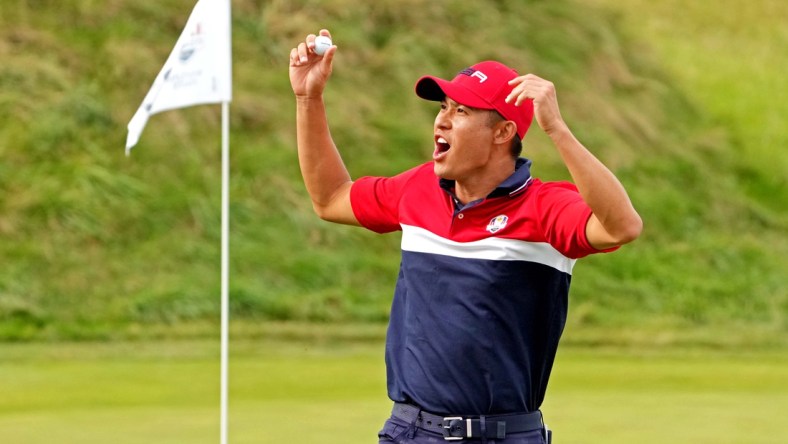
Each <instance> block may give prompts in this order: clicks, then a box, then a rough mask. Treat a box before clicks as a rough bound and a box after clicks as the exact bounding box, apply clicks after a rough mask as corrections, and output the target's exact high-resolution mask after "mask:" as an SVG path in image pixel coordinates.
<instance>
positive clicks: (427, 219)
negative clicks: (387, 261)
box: [350, 159, 598, 415]
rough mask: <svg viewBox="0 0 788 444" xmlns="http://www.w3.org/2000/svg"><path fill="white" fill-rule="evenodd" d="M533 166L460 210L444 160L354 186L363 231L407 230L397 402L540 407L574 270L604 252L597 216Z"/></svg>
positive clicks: (392, 324) (392, 337)
mask: <svg viewBox="0 0 788 444" xmlns="http://www.w3.org/2000/svg"><path fill="white" fill-rule="evenodd" d="M530 165H531V163H530V161H528V160H526V159H519V160H518V162H517V169H516V171H515V172H514V173H513V174H512V176H510V177H509V178H508V179H506V180H505V181H504V182H503V183H501V185H500V186H498V188H496V189H495V190H494V191H493V192H492V193H491V194H490V195H489V196H488V197H487V198H485V199H482V200H480V201H476V202H471V203H469V204H467V205H465V206H462V207H461V206H460V205H459V204H458V202H457V201H456V199H455V198H454V196H453V194H452V189H453V185H454V184H453V182H452V181H448V180H443V179H439V178H437V177H436V176H435V174H434V172H433V164H432V162H429V163H426V164H423V165H421V166H418V167H416V168H413V169H411V170H408V171H406V172H404V173H402V174H399V175H397V176H394V177H389V178H384V177H364V178H361V179H359V180H357V181H356V182H355V183H354V184H353V187H352V188H351V194H350V197H351V204H352V207H353V212H354V213H355V215H356V218H357V219H358V221H359V222H360V223H361V224H362V226H364V227H366V228H368V229H370V230H372V231H375V232H378V233H386V232H391V231H396V230H401V231H402V262H401V264H400V271H399V277H398V279H397V285H396V289H395V292H394V299H393V302H392V308H391V316H390V321H389V328H388V333H387V337H386V371H387V378H388V382H387V384H388V393H389V397H390V398H391V399H392V400H393V401H397V402H407V403H412V404H415V405H418V406H419V407H421V408H422V409H424V410H426V411H429V412H432V413H438V414H447V415H459V414H463V415H487V414H505V413H515V412H530V411H534V410H536V409H538V408H539V406H540V405H541V404H542V401H543V399H544V395H545V390H546V388H547V382H548V379H549V376H550V371H551V369H552V365H553V360H554V358H555V353H556V349H557V347H558V341H559V339H560V337H561V333H562V331H563V328H564V325H565V322H566V312H567V298H568V292H569V284H570V281H571V276H572V267H573V266H574V263H575V260H576V259H577V258H580V257H583V256H586V255H588V254H591V253H596V252H598V250H596V249H594V248H593V247H592V246H591V245H589V243H588V240H587V239H586V235H585V226H586V222H587V221H588V218H589V217H590V216H591V209H590V208H589V207H588V205H586V203H585V202H584V201H583V200H582V199H581V197H580V194H579V193H578V192H577V188H576V187H575V186H574V185H572V184H570V183H567V182H541V181H540V180H539V179H535V178H532V177H531V175H530Z"/></svg>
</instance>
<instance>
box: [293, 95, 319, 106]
mask: <svg viewBox="0 0 788 444" xmlns="http://www.w3.org/2000/svg"><path fill="white" fill-rule="evenodd" d="M295 97H296V103H298V104H299V105H300V104H304V105H309V104H312V103H322V102H323V94H317V95H310V94H296V96H295Z"/></svg>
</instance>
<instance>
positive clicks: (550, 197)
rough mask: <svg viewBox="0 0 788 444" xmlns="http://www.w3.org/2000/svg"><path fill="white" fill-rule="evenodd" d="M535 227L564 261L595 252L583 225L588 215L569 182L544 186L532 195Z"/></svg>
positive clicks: (581, 200) (582, 201)
mask: <svg viewBox="0 0 788 444" xmlns="http://www.w3.org/2000/svg"><path fill="white" fill-rule="evenodd" d="M536 205H537V211H538V214H539V223H540V226H541V228H542V233H543V235H544V237H545V238H546V239H547V241H548V242H549V243H550V245H552V246H553V247H554V248H555V249H556V250H558V251H560V252H561V253H562V254H563V255H565V256H566V257H569V258H572V259H578V258H581V257H584V256H588V255H589V254H593V253H601V252H610V251H614V250H616V249H617V248H618V247H615V248H610V249H607V250H597V249H596V248H594V247H593V246H591V244H590V243H589V242H588V238H587V237H586V225H587V224H588V219H589V218H590V217H591V214H592V211H591V208H590V207H589V206H588V204H586V203H585V201H584V200H583V198H582V196H580V193H579V192H578V191H577V187H576V186H575V185H573V184H571V183H569V182H548V183H545V184H543V185H542V186H541V187H540V189H539V190H538V192H537V194H536Z"/></svg>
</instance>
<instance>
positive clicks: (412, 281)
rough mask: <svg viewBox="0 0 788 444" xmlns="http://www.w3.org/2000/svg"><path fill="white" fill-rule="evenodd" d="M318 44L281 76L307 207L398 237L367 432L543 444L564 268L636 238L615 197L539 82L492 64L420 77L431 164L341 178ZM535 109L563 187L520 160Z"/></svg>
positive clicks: (625, 204)
mask: <svg viewBox="0 0 788 444" xmlns="http://www.w3.org/2000/svg"><path fill="white" fill-rule="evenodd" d="M320 34H322V35H326V36H329V32H328V31H327V30H322V31H320ZM314 39H315V35H312V34H310V35H308V36H307V37H306V39H305V40H304V41H303V42H301V43H299V45H298V46H297V47H296V48H293V50H292V51H291V53H290V82H291V85H292V88H293V92H294V93H295V96H296V102H297V132H298V134H297V135H298V158H299V163H300V167H301V172H302V174H303V178H304V183H305V184H306V188H307V190H308V192H309V195H310V196H311V198H312V204H313V206H314V209H315V212H316V213H317V214H318V215H319V216H320V217H321V218H322V219H325V220H327V221H331V222H337V223H342V224H350V225H358V226H361V227H364V228H367V229H369V230H372V231H375V232H378V233H387V232H392V231H396V230H400V231H402V260H401V265H400V270H399V277H398V280H397V284H396V288H395V290H394V299H393V302H392V306H391V315H390V321H389V327H388V333H387V337H386V352H385V356H386V373H387V386H388V395H389V397H390V398H391V400H392V401H393V402H394V405H393V409H392V415H391V417H390V418H389V419H388V420H387V421H386V422H385V424H384V426H383V428H382V430H381V431H380V433H379V440H380V441H379V442H380V443H419V444H421V443H435V442H443V441H444V440H465V441H469V442H481V443H496V444H515V443H518V444H519V443H529V444H536V443H545V442H549V441H550V433H549V432H548V430H547V428H546V427H545V425H544V420H543V418H542V414H541V412H540V411H539V407H540V405H541V404H542V401H543V400H544V396H545V390H546V388H547V382H548V379H549V376H550V371H551V369H552V366H553V361H554V358H555V354H556V349H557V347H558V341H559V339H560V337H561V333H562V331H563V328H564V324H565V322H566V314H567V297H568V292H569V284H570V281H571V277H572V267H573V265H574V263H575V261H576V260H577V259H578V258H581V257H584V256H587V255H589V254H594V253H599V252H610V251H613V250H615V249H617V248H618V247H619V246H620V245H623V244H626V243H628V242H631V241H633V240H635V238H637V237H638V236H639V235H640V232H641V229H642V222H641V219H640V216H639V215H638V213H637V212H636V211H635V209H634V208H633V206H632V204H631V202H630V200H629V197H628V196H627V193H626V191H625V190H624V188H623V186H622V185H621V183H620V182H619V181H618V180H617V179H616V177H615V176H614V175H613V173H611V171H610V170H609V169H608V168H606V167H605V165H603V164H602V162H600V161H599V160H598V159H597V158H596V157H595V156H594V155H593V154H592V153H591V152H589V151H588V150H587V149H586V148H585V147H584V146H583V145H582V144H581V143H580V142H579V141H578V140H577V139H576V138H575V137H574V135H573V134H572V132H571V131H570V130H569V128H568V126H567V124H566V123H565V122H564V120H563V119H562V117H561V114H560V113H559V109H558V102H557V100H556V92H555V88H554V86H553V84H552V83H551V82H549V81H547V80H544V79H542V78H539V77H537V76H536V75H533V74H527V75H519V74H518V73H517V72H515V71H514V70H513V69H511V68H509V67H507V66H505V65H503V64H501V63H499V62H495V61H484V62H481V63H478V64H475V65H473V66H470V67H468V68H465V69H462V70H461V71H460V72H459V73H458V74H457V75H456V76H455V77H454V78H453V79H451V80H444V79H441V78H437V77H431V76H425V77H422V78H420V79H419V80H418V81H417V82H416V87H415V90H416V94H417V95H418V96H419V97H421V98H422V99H425V100H430V101H434V102H436V103H438V104H440V107H439V109H438V110H437V115H436V117H435V123H434V134H433V140H432V141H431V145H432V147H433V152H432V160H431V161H429V162H427V163H424V164H422V165H418V166H415V167H414V168H412V169H410V170H407V171H405V172H402V173H400V174H398V175H396V176H393V177H362V178H360V179H358V180H356V181H352V180H351V178H350V175H349V174H348V171H347V169H346V168H345V165H344V164H343V162H342V159H341V157H340V154H339V152H338V150H337V148H336V146H335V145H334V142H333V140H332V139H331V134H330V132H329V127H328V123H327V120H326V110H325V105H324V101H323V91H324V88H325V87H326V82H327V81H328V79H329V76H330V74H331V70H332V63H333V60H334V56H335V54H336V52H337V47H336V46H332V47H331V48H330V49H328V50H327V51H326V53H325V54H324V56H319V55H317V54H315V53H314V52H313V50H312V48H313V47H314ZM380 106H385V103H381V104H380ZM436 108H438V107H437V106H436ZM534 117H535V118H536V122H537V124H538V126H539V128H541V130H542V131H544V132H545V133H546V134H547V135H548V136H549V137H550V139H551V140H552V142H553V144H554V145H555V149H556V150H557V151H558V154H559V155H560V156H561V158H562V159H563V162H564V164H565V165H566V167H567V169H568V170H569V173H570V174H571V176H572V179H573V183H568V182H542V181H540V180H539V179H537V178H535V177H533V176H532V175H531V172H530V168H531V161H530V160H528V159H525V158H523V157H521V156H520V154H521V150H522V140H523V137H524V136H525V134H526V131H528V128H529V127H530V125H531V122H532V120H533V118H534Z"/></svg>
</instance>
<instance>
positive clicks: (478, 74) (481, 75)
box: [471, 71, 487, 83]
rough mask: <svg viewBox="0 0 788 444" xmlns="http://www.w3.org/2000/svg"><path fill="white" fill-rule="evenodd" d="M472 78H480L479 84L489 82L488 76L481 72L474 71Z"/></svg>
mask: <svg viewBox="0 0 788 444" xmlns="http://www.w3.org/2000/svg"><path fill="white" fill-rule="evenodd" d="M471 77H478V78H479V83H484V81H485V80H487V76H486V75H485V74H484V73H483V72H481V71H474V72H473V74H471Z"/></svg>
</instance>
